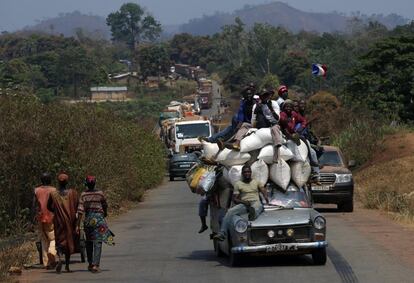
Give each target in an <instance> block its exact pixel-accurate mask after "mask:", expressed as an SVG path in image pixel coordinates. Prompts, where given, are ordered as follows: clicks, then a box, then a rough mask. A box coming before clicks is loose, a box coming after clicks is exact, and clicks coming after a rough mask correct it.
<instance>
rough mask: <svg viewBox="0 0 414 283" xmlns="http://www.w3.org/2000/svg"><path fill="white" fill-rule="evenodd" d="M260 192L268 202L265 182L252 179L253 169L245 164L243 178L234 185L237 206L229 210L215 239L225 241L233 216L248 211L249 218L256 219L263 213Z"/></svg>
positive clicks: (234, 197) (234, 199) (234, 200)
mask: <svg viewBox="0 0 414 283" xmlns="http://www.w3.org/2000/svg"><path fill="white" fill-rule="evenodd" d="M259 192H261V193H262V194H263V196H264V198H265V200H266V203H267V204H268V203H269V199H268V197H267V191H266V190H265V188H264V186H263V184H260V183H259V182H258V181H256V180H255V179H252V169H251V168H250V165H244V166H243V168H242V180H241V181H238V182H236V184H235V186H234V191H233V202H234V204H235V206H233V207H232V208H230V209H229V210H228V211H227V213H226V215H225V216H224V219H223V222H222V224H221V229H220V232H219V233H217V234H216V235H215V236H214V238H215V239H217V240H219V241H224V240H225V239H226V237H227V230H228V228H229V225H230V222H231V220H232V219H233V216H235V215H243V214H246V213H248V214H249V220H254V219H256V218H257V217H258V216H259V215H260V213H262V211H263V205H262V203H261V201H260V195H259Z"/></svg>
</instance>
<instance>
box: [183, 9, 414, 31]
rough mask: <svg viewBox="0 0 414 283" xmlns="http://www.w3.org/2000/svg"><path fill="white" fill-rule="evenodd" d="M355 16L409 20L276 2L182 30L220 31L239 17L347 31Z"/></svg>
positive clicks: (392, 23) (387, 21) (292, 28)
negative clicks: (320, 10)
mask: <svg viewBox="0 0 414 283" xmlns="http://www.w3.org/2000/svg"><path fill="white" fill-rule="evenodd" d="M353 16H357V17H359V18H360V19H362V20H363V21H368V20H373V21H375V20H376V21H379V22H381V23H383V24H384V25H386V26H387V27H388V28H393V27H395V26H396V25H402V24H405V23H407V22H408V20H406V19H404V18H402V17H401V16H398V15H395V14H392V15H389V16H383V15H372V16H366V15H361V14H359V13H357V14H355V15H352V16H346V15H343V14H339V13H336V12H333V13H309V12H303V11H300V10H298V9H295V8H293V7H291V6H289V5H287V4H285V3H282V2H274V3H269V4H262V5H255V6H245V7H244V8H243V9H240V10H236V11H234V12H233V13H216V14H215V15H211V16H203V17H202V18H197V19H192V20H190V21H189V22H188V23H186V24H183V25H181V27H180V31H181V32H187V33H191V34H197V35H205V34H213V33H216V32H219V31H220V28H221V27H222V26H223V25H227V24H232V23H234V19H235V18H236V17H239V18H240V19H241V20H242V21H243V22H244V23H245V24H246V25H247V26H248V27H250V26H252V25H253V24H254V23H268V24H270V25H273V26H283V27H285V28H287V29H288V30H290V31H292V32H298V31H301V30H305V31H317V32H334V31H345V30H346V27H347V22H348V20H350V19H351V18H352V17H353Z"/></svg>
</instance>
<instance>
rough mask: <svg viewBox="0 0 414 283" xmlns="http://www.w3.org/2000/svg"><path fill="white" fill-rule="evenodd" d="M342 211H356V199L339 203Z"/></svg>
mask: <svg viewBox="0 0 414 283" xmlns="http://www.w3.org/2000/svg"><path fill="white" fill-rule="evenodd" d="M338 208H339V210H340V211H343V212H353V211H354V200H353V199H351V200H348V201H346V202H343V203H340V204H339V205H338Z"/></svg>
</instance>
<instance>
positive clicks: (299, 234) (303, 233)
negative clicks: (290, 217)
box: [249, 226, 312, 245]
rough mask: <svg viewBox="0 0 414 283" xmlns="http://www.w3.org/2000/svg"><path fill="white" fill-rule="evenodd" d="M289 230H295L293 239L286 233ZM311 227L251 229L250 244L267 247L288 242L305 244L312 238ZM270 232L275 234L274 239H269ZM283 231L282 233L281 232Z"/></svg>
mask: <svg viewBox="0 0 414 283" xmlns="http://www.w3.org/2000/svg"><path fill="white" fill-rule="evenodd" d="M288 229H293V230H294V235H293V237H288V236H287V235H286V231H287V230H288ZM311 229H312V228H311V226H290V227H289V226H287V227H286V226H284V227H277V226H274V227H266V228H251V229H250V232H249V234H250V237H249V242H250V244H253V245H266V244H273V243H287V242H304V241H309V240H310V238H311V235H310V233H311ZM269 230H273V231H274V233H275V237H274V238H269V236H268V235H267V233H268V231H269ZM280 231H282V232H280Z"/></svg>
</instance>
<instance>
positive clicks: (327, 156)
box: [319, 151, 343, 166]
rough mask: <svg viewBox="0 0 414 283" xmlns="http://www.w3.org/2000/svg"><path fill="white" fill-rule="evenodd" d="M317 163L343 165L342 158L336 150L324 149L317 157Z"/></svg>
mask: <svg viewBox="0 0 414 283" xmlns="http://www.w3.org/2000/svg"><path fill="white" fill-rule="evenodd" d="M319 164H320V165H325V166H343V162H342V158H341V156H340V155H339V153H338V152H337V151H325V152H324V153H323V154H322V156H321V157H320V158H319Z"/></svg>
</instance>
